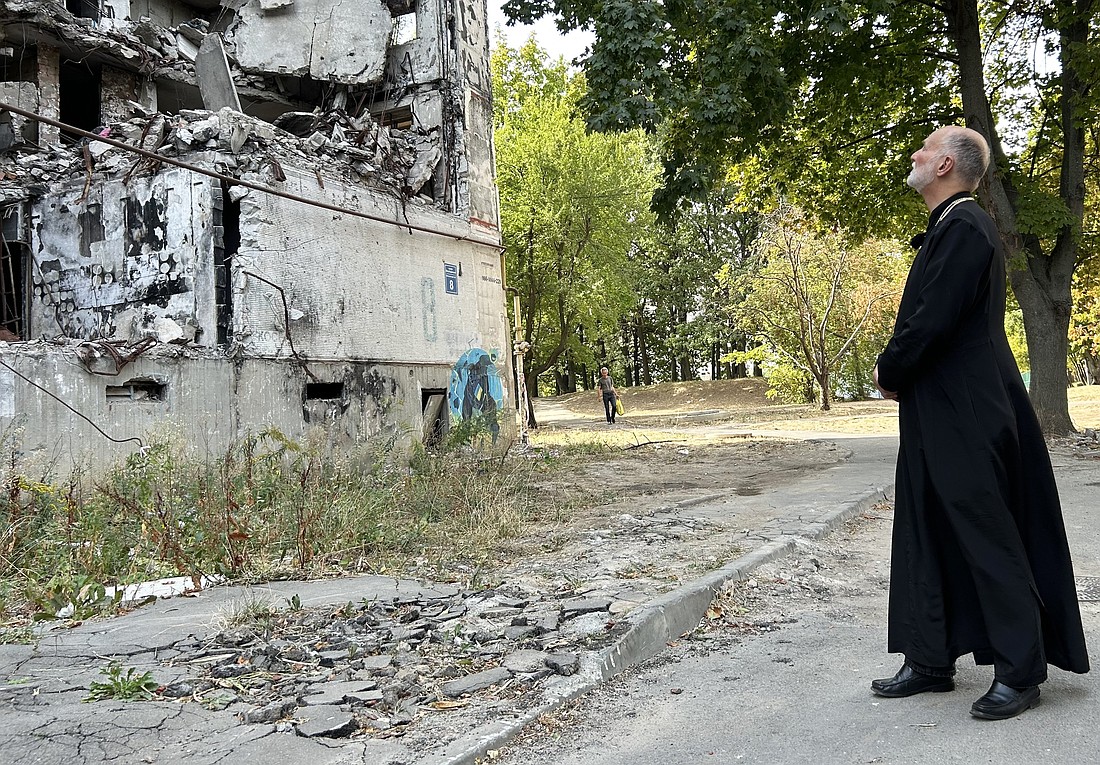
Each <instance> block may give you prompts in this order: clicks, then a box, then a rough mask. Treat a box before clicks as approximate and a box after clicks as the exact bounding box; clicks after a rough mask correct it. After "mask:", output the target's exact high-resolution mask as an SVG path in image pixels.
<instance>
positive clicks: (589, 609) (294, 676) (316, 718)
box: [161, 589, 611, 738]
mask: <svg viewBox="0 0 1100 765" xmlns="http://www.w3.org/2000/svg"><path fill="white" fill-rule="evenodd" d="M571 595H573V596H575V595H576V593H558V594H556V595H553V596H549V597H544V596H540V595H537V594H532V593H523V592H521V591H519V590H516V589H510V590H508V591H491V592H481V593H476V594H475V593H469V592H465V593H463V592H459V591H458V590H457V589H456V590H453V591H452V592H444V593H443V594H442V595H439V596H429V595H419V596H415V597H413V596H409V597H404V598H401V599H397V600H395V601H392V602H373V603H367V602H363V603H360V604H358V605H354V604H352V603H348V604H346V605H345V606H342V607H340V608H318V609H312V608H302V607H300V606H299V605H298V604H297V603H294V602H289V601H288V604H287V605H288V607H287V608H286V609H274V608H272V607H270V606H262V607H255V604H253V607H251V608H249V607H246V608H245V609H243V610H242V612H241V613H240V614H238V615H237V616H235V617H233V618H232V619H231V620H230V621H231V622H233V623H234V624H233V626H229V627H227V628H225V629H223V630H221V631H219V632H217V633H216V634H214V635H213V636H212V637H210V638H207V639H205V640H203V641H201V642H199V641H196V642H195V643H193V644H192V645H191V646H187V645H183V646H177V647H179V648H182V649H183V651H184V655H183V657H182V658H176V659H175V660H173V662H172V666H173V667H174V668H175V669H176V670H177V671H181V672H182V673H183V674H182V676H181V677H180V679H177V680H176V681H174V682H171V683H169V684H167V685H166V686H164V687H163V688H162V690H161V694H162V695H163V696H164V697H166V698H177V699H180V700H183V701H195V702H199V703H201V704H203V705H204V706H206V707H208V708H211V709H226V708H231V709H232V711H236V712H237V714H238V717H239V719H240V720H241V721H242V722H244V723H268V724H270V723H276V729H277V730H282V731H285V732H291V731H293V732H295V733H297V734H298V735H301V736H325V737H337V738H338V737H346V736H352V735H358V736H362V735H370V736H377V737H390V736H399V735H404V734H405V732H406V730H407V729H408V728H409V726H410V725H412V724H413V723H415V722H417V721H418V720H422V719H423V718H425V717H426V716H430V715H432V714H433V713H436V712H440V711H453V710H456V709H459V708H462V707H464V706H466V705H467V704H468V701H467V700H466V698H467V697H468V696H470V695H472V694H478V693H480V692H483V691H485V692H491V693H493V694H494V695H495V696H496V697H497V698H507V699H510V700H511V701H513V702H515V703H517V704H521V705H522V703H523V699H524V696H525V695H526V694H529V693H530V692H533V691H537V690H538V689H539V687H540V683H541V681H544V680H546V679H547V678H550V677H552V676H554V675H572V674H574V673H575V672H576V671H577V669H578V667H579V656H578V651H580V650H583V649H586V648H589V647H590V646H591V645H592V644H593V643H600V642H602V638H603V634H602V633H606V632H607V631H608V630H609V629H610V623H609V622H608V614H607V611H608V608H609V606H610V603H611V601H610V600H608V599H603V598H585V597H569V596H571ZM562 598H564V599H562ZM290 600H294V599H290ZM531 698H532V699H533V698H534V695H533V694H532V696H531Z"/></svg>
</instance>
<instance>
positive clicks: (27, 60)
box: [0, 46, 38, 82]
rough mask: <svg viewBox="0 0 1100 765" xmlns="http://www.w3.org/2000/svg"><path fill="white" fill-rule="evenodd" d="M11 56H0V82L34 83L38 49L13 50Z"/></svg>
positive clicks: (30, 47) (32, 47) (31, 47)
mask: <svg viewBox="0 0 1100 765" xmlns="http://www.w3.org/2000/svg"><path fill="white" fill-rule="evenodd" d="M12 54H13V55H11V56H6V55H4V56H0V81H2V82H34V80H35V75H36V68H37V61H38V49H37V48H35V47H34V46H28V47H26V48H14V49H13V50H12Z"/></svg>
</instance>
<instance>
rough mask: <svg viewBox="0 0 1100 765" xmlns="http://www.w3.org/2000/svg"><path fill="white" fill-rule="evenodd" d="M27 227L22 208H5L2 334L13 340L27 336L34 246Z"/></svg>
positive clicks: (0, 262) (0, 232)
mask: <svg viewBox="0 0 1100 765" xmlns="http://www.w3.org/2000/svg"><path fill="white" fill-rule="evenodd" d="M23 229H24V226H23V210H22V208H21V207H20V206H18V205H12V206H9V207H6V208H4V210H3V212H2V213H0V336H2V337H3V338H4V339H6V340H9V341H10V340H15V339H18V340H25V339H26V338H27V290H28V284H27V278H28V276H29V273H30V269H29V266H28V264H29V263H30V248H29V247H28V246H27V244H26V242H25V241H24V240H25V236H24V233H23Z"/></svg>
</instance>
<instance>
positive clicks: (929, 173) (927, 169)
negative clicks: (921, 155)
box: [905, 165, 936, 191]
mask: <svg viewBox="0 0 1100 765" xmlns="http://www.w3.org/2000/svg"><path fill="white" fill-rule="evenodd" d="M935 177H936V175H935V172H934V171H933V170H932V167H931V166H930V165H925V166H924V167H923V168H918V167H917V166H916V165H914V166H913V170H912V172H910V173H909V177H908V178H906V179H905V182H906V183H907V184H908V185H909V187H910V188H912V189H915V190H916V191H924V189H925V188H926V187H927V186H928V184H930V183H931V182H932V181H933V180H935Z"/></svg>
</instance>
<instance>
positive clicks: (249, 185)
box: [0, 101, 504, 252]
mask: <svg viewBox="0 0 1100 765" xmlns="http://www.w3.org/2000/svg"><path fill="white" fill-rule="evenodd" d="M0 109H2V110H6V111H9V112H11V113H12V114H18V115H19V116H20V117H26V118H27V119H30V120H35V121H37V122H42V123H44V124H46V125H50V126H51V127H55V128H58V129H61V130H65V131H67V132H70V133H76V134H77V135H79V136H82V137H84V138H88V139H90V140H93V141H101V142H103V143H105V144H107V145H108V146H114V147H115V148H116V149H122V150H124V151H129V152H133V153H134V154H138V155H139V156H142V157H145V158H146V159H152V160H155V161H157V162H163V163H164V164H166V165H172V166H174V167H179V168H182V169H183V170H190V171H191V172H193V173H198V174H199V175H205V176H207V177H209V178H215V179H217V180H219V181H225V182H226V183H229V184H232V185H234V186H243V187H244V188H246V189H252V190H254V191H260V192H263V193H264V194H271V195H272V196H276V197H281V198H283V199H289V200H290V201H292V202H301V203H302V204H307V205H312V206H313V207H319V208H321V209H322V210H329V211H331V212H338V213H344V214H345V215H352V216H355V217H356V218H364V219H366V220H370V221H374V222H376V223H385V224H386V225H389V226H398V227H400V228H407V229H409V230H410V231H420V232H422V233H425V234H433V235H435V236H442V237H446V238H448V239H454V240H455V241H458V242H473V243H474V244H480V245H482V246H485V247H492V248H494V249H497V250H500V251H501V252H503V251H504V248H503V247H501V246H500V245H499V244H497V243H496V242H486V241H485V240H483V239H477V238H475V237H472V236H467V235H463V234H452V233H449V232H447V231H439V230H438V229H434V228H428V227H427V226H417V225H415V224H412V223H402V222H401V221H396V220H391V219H389V218H383V217H381V216H379V215H371V214H370V213H365V212H361V211H359V210H350V209H348V208H346V207H340V206H339V205H333V204H329V203H328V202H322V201H320V200H317V199H310V198H309V197H303V196H299V195H298V194H291V193H290V192H288V191H280V190H279V189H275V188H272V187H271V186H264V185H263V184H260V183H253V182H251V181H246V180H242V179H241V178H234V177H233V176H231V175H224V174H222V173H219V172H217V171H214V170H207V169H206V168H204V167H199V166H198V165H192V164H190V163H187V162H183V161H181V160H178V159H174V158H172V157H165V156H163V155H161V154H157V153H155V152H151V151H147V150H145V149H142V148H140V147H137V146H131V145H130V144H128V143H124V142H122V141H116V140H115V139H113V138H107V137H106V136H101V135H99V134H97V133H93V132H90V131H88V130H82V129H81V128H78V127H76V126H74V125H70V124H68V123H65V122H60V121H58V120H55V119H50V118H49V117H44V116H42V115H41V114H37V113H35V112H32V111H27V110H26V109H20V108H19V107H18V106H12V105H11V104H8V103H4V102H3V101H0Z"/></svg>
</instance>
